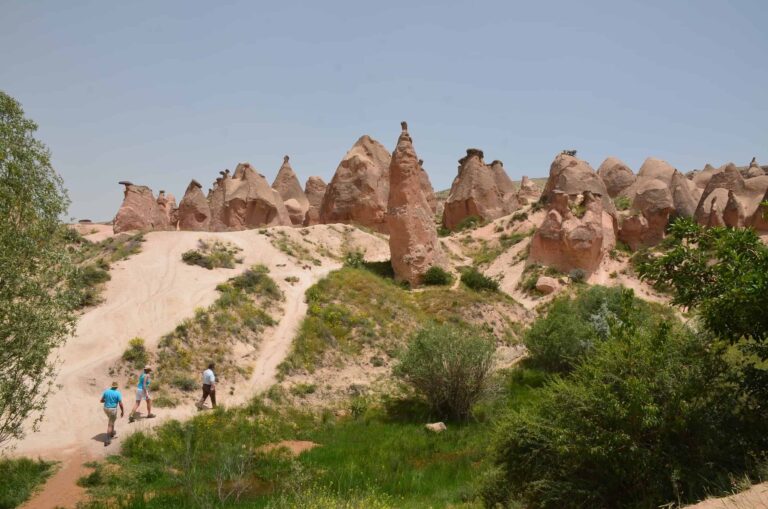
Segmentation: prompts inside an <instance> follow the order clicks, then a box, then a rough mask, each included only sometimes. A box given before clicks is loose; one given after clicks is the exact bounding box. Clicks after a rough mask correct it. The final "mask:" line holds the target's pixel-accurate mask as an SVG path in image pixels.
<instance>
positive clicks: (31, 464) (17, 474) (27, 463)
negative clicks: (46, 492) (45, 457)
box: [0, 458, 55, 509]
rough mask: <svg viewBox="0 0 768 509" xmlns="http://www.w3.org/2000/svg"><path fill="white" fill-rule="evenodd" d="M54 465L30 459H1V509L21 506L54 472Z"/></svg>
mask: <svg viewBox="0 0 768 509" xmlns="http://www.w3.org/2000/svg"><path fill="white" fill-rule="evenodd" d="M54 465H55V464H54V463H51V462H46V461H42V460H37V461H33V460H30V459H28V458H18V459H10V458H4V459H0V479H2V482H0V509H12V508H14V507H18V506H20V505H21V504H22V503H24V502H25V501H26V500H27V499H29V497H30V496H31V495H32V493H33V492H34V490H35V489H36V488H37V487H38V486H40V485H41V484H42V483H43V482H44V481H45V480H46V479H48V477H49V476H50V475H51V474H52V473H53V471H54Z"/></svg>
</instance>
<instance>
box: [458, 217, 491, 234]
mask: <svg viewBox="0 0 768 509" xmlns="http://www.w3.org/2000/svg"><path fill="white" fill-rule="evenodd" d="M484 222H485V221H484V220H483V218H482V217H480V216H467V217H465V218H464V219H462V220H461V221H459V223H458V224H457V225H456V228H454V231H457V232H462V231H464V230H472V229H474V228H477V227H478V226H482V224H483V223H484Z"/></svg>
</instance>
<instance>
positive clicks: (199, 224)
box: [178, 179, 211, 231]
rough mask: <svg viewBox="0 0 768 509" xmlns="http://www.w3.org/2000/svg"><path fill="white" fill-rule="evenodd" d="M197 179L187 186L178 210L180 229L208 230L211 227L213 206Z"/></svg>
mask: <svg viewBox="0 0 768 509" xmlns="http://www.w3.org/2000/svg"><path fill="white" fill-rule="evenodd" d="M202 188H203V186H202V185H200V183H199V182H198V181H197V180H194V179H192V182H190V183H189V185H188V186H187V190H186V192H185V193H184V197H183V198H182V199H181V203H180V204H179V211H178V218H179V219H178V220H179V229H180V230H191V231H208V230H209V229H210V228H211V207H210V205H209V204H208V200H207V199H206V197H205V195H204V194H203V189H202Z"/></svg>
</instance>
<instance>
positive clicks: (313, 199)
mask: <svg viewBox="0 0 768 509" xmlns="http://www.w3.org/2000/svg"><path fill="white" fill-rule="evenodd" d="M327 187H328V186H327V185H326V183H325V182H324V181H323V179H321V178H320V177H309V178H308V179H307V183H306V185H305V186H304V195H305V196H306V197H307V202H308V203H309V208H308V209H307V214H306V215H305V216H304V226H312V225H313V224H319V223H320V205H322V203H323V196H325V189H326V188H327Z"/></svg>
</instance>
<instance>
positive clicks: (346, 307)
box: [280, 257, 518, 375]
mask: <svg viewBox="0 0 768 509" xmlns="http://www.w3.org/2000/svg"><path fill="white" fill-rule="evenodd" d="M353 258H354V257H353ZM350 263H351V264H352V266H348V267H345V268H343V269H341V270H337V271H334V272H332V273H331V274H329V275H328V277H326V278H325V279H323V280H321V281H319V282H318V283H317V284H315V285H314V286H312V287H310V288H309V289H308V290H307V293H306V298H307V303H308V305H309V308H308V310H307V316H306V317H305V318H304V320H303V321H302V324H301V326H300V328H299V332H298V334H297V336H296V338H295V339H294V341H293V346H292V349H291V352H290V354H289V355H288V357H287V358H286V360H285V361H284V362H283V363H282V364H281V365H280V371H281V373H283V374H284V375H286V374H290V373H293V372H295V371H297V370H305V371H310V372H311V371H313V370H314V369H315V368H316V367H317V366H318V365H320V364H323V363H324V364H329V363H332V362H333V359H334V358H339V357H344V356H349V355H354V354H358V353H360V352H361V351H362V349H363V348H365V347H368V348H372V349H375V350H376V353H377V355H382V356H387V357H397V355H398V352H399V350H400V349H401V348H402V347H403V345H404V344H405V342H406V341H407V338H408V337H410V335H411V334H413V333H414V332H415V331H416V330H417V329H419V328H420V327H421V326H423V325H424V324H426V323H428V322H430V321H433V320H434V321H437V322H440V323H445V322H450V323H457V324H462V323H464V324H466V323H470V324H477V325H482V324H485V325H486V326H487V327H490V328H491V329H492V330H494V332H497V333H498V334H497V335H498V337H499V338H501V339H502V340H507V338H509V337H512V336H514V332H512V329H513V321H514V317H515V315H516V311H517V309H518V305H517V304H516V303H515V302H514V301H512V300H511V299H510V298H508V297H505V296H504V295H502V294H493V293H489V292H474V291H471V290H468V289H467V288H464V287H459V288H458V289H456V290H447V289H445V288H441V287H427V288H425V289H423V290H422V291H419V292H409V291H407V290H405V289H403V288H402V287H401V286H399V285H397V284H396V283H395V282H394V281H393V280H392V279H390V278H388V277H382V276H380V275H378V274H377V273H376V272H378V264H373V268H372V270H369V269H368V265H369V262H363V261H360V267H361V268H354V267H355V266H356V263H357V262H354V260H353V262H350ZM387 265H389V264H387ZM494 306H500V307H501V308H502V309H503V310H504V312H505V313H506V314H507V315H508V318H499V319H498V320H497V323H493V324H490V323H488V321H487V320H484V318H485V315H484V314H483V310H488V309H490V308H494Z"/></svg>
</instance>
